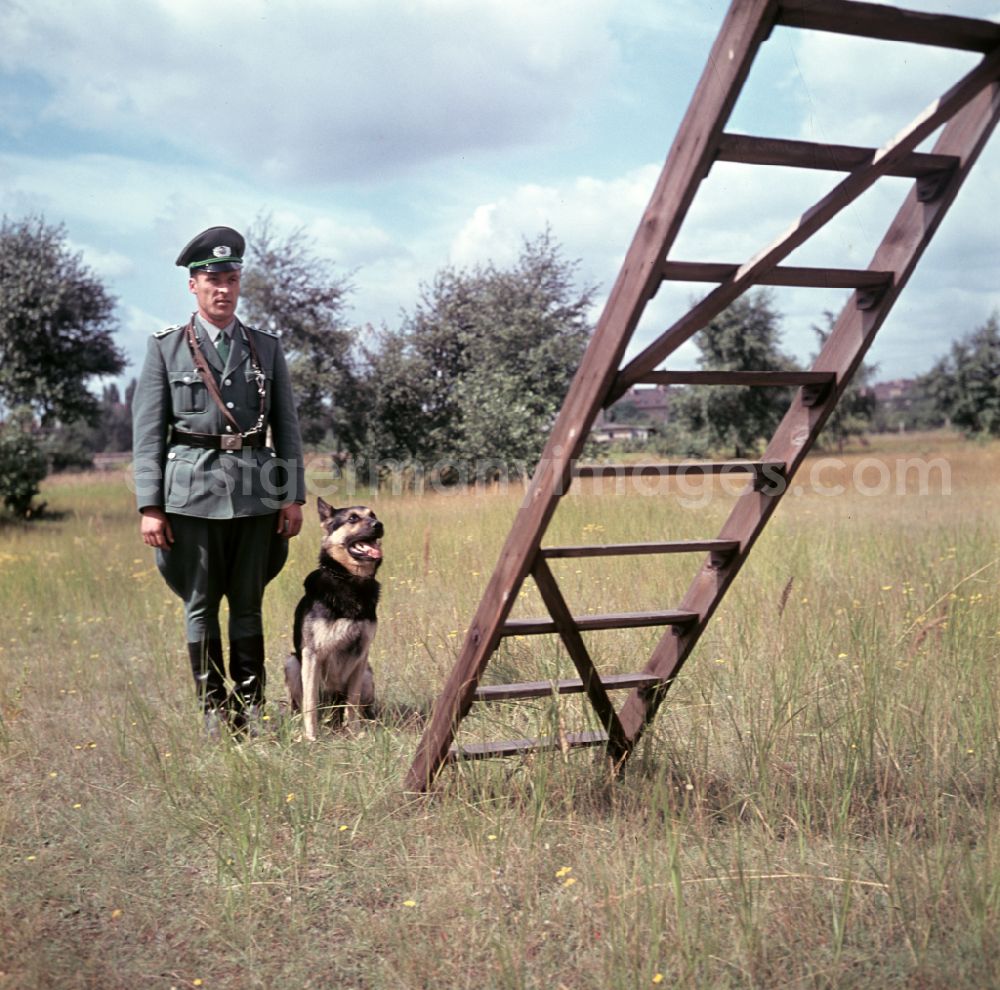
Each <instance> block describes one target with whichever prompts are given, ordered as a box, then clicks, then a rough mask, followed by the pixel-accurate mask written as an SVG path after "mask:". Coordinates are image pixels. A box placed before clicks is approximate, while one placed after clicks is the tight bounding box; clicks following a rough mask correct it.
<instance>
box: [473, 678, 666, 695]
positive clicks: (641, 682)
mask: <svg viewBox="0 0 1000 990" xmlns="http://www.w3.org/2000/svg"><path fill="white" fill-rule="evenodd" d="M663 682H664V681H663V678H662V677H657V676H656V675H655V674H604V675H602V676H601V683H602V684H603V685H604V687H605V688H606V689H607V690H608V691H631V690H632V688H652V687H656V686H657V685H658V684H662V683H663ZM584 690H585V688H584V686H583V681H582V680H581V679H580V678H579V677H573V678H569V679H567V680H560V681H524V682H522V683H520V684H486V685H482V686H480V687H478V688H476V692H475V694H473V696H472V700H473V701H512V700H513V699H515V698H548V697H550V696H551V695H553V694H583V692H584Z"/></svg>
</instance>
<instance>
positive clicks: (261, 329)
mask: <svg viewBox="0 0 1000 990" xmlns="http://www.w3.org/2000/svg"><path fill="white" fill-rule="evenodd" d="M244 326H246V327H247V329H248V330H253V332H254V333H263V334H266V335H267V336H268V337H280V336H281V334H280V333H278V332H277V331H276V330H265V329H264V327H251V326H247V325H246V324H244Z"/></svg>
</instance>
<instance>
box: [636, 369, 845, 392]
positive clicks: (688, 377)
mask: <svg viewBox="0 0 1000 990" xmlns="http://www.w3.org/2000/svg"><path fill="white" fill-rule="evenodd" d="M833 381H834V375H833V374H831V373H830V372H829V371H650V372H649V373H648V374H646V375H643V377H642V379H641V380H640V381H639V382H638V383H637V384H639V385H772V386H790V387H793V388H794V387H796V386H801V385H830V384H832V383H833Z"/></svg>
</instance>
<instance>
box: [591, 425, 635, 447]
mask: <svg viewBox="0 0 1000 990" xmlns="http://www.w3.org/2000/svg"><path fill="white" fill-rule="evenodd" d="M649 434H650V428H649V427H648V426H641V425H638V424H629V423H604V424H603V425H601V426H595V427H594V428H593V429H592V430H591V431H590V438H591V440H596V441H597V442H598V443H625V442H628V441H638V442H640V443H641V442H643V441H645V440H648V439H649Z"/></svg>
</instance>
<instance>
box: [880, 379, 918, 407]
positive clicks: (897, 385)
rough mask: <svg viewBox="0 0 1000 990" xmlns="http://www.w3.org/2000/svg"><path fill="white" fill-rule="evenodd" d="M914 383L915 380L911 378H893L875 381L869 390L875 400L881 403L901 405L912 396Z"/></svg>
mask: <svg viewBox="0 0 1000 990" xmlns="http://www.w3.org/2000/svg"><path fill="white" fill-rule="evenodd" d="M914 385H916V381H915V380H914V379H912V378H894V379H893V380H892V381H889V382H876V383H875V384H874V385H872V387H871V389H870V391H871V392H873V393H874V395H875V401H876V402H878V403H880V404H882V405H887V406H892V405H903V404H906V403H908V402H909V400H910V399H912V398H913V386H914Z"/></svg>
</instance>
